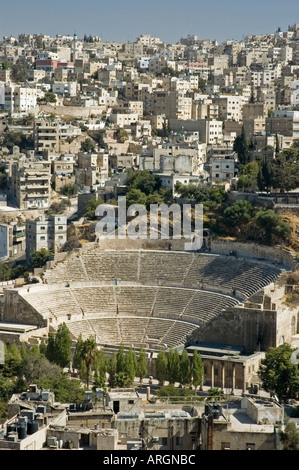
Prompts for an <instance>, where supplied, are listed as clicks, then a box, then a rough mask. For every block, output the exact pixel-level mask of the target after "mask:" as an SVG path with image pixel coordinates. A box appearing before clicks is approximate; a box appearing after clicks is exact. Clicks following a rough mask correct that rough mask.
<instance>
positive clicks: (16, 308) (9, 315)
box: [2, 289, 47, 326]
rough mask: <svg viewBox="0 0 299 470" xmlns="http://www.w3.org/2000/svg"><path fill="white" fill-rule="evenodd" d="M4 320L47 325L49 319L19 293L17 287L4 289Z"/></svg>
mask: <svg viewBox="0 0 299 470" xmlns="http://www.w3.org/2000/svg"><path fill="white" fill-rule="evenodd" d="M2 321H5V322H9V323H21V324H25V325H37V326H47V320H46V319H44V318H43V317H42V315H41V314H40V313H38V312H37V311H36V310H35V309H34V308H33V307H32V306H31V305H30V304H28V303H27V302H26V301H25V300H24V299H23V297H21V296H20V295H19V292H18V290H17V289H16V290H9V289H8V290H5V291H4V305H3V313H2Z"/></svg>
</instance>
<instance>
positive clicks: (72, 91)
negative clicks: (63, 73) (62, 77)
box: [52, 82, 78, 96]
mask: <svg viewBox="0 0 299 470" xmlns="http://www.w3.org/2000/svg"><path fill="white" fill-rule="evenodd" d="M52 91H53V93H55V94H56V95H59V96H65V95H69V96H76V95H77V91H78V85H77V82H56V83H53V85H52Z"/></svg>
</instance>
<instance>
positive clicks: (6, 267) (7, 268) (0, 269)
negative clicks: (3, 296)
mask: <svg viewBox="0 0 299 470" xmlns="http://www.w3.org/2000/svg"><path fill="white" fill-rule="evenodd" d="M12 273H13V268H12V265H11V264H10V263H6V262H2V263H0V282H4V281H9V280H10V279H11V278H12Z"/></svg>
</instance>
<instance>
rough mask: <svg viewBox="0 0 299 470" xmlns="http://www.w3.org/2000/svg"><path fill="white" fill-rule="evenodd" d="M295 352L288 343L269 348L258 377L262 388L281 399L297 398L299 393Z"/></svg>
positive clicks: (298, 375)
mask: <svg viewBox="0 0 299 470" xmlns="http://www.w3.org/2000/svg"><path fill="white" fill-rule="evenodd" d="M294 351H295V349H294V348H292V347H291V346H290V345H289V344H288V343H283V344H281V345H280V346H278V347H276V348H274V347H272V348H269V349H268V351H267V352H266V354H265V358H264V359H262V360H261V365H260V368H259V370H258V375H259V377H260V378H261V380H262V387H263V388H264V389H265V390H266V391H267V392H274V393H276V395H277V396H278V398H279V399H287V398H296V397H297V396H298V393H299V369H298V365H297V364H294V363H293V362H292V360H291V356H292V354H293V352H294Z"/></svg>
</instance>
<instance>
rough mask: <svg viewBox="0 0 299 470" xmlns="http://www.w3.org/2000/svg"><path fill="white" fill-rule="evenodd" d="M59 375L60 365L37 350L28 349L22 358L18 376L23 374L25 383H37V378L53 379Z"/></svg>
mask: <svg viewBox="0 0 299 470" xmlns="http://www.w3.org/2000/svg"><path fill="white" fill-rule="evenodd" d="M60 375H61V367H59V366H58V365H57V364H54V363H51V362H50V361H49V360H48V359H47V358H46V357H45V356H44V355H42V354H40V353H39V352H37V351H29V352H28V354H27V356H26V357H25V358H24V359H23V361H22V365H21V370H20V376H24V378H25V382H26V384H28V385H29V384H31V383H37V380H43V379H47V380H50V379H53V378H57V376H60Z"/></svg>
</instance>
